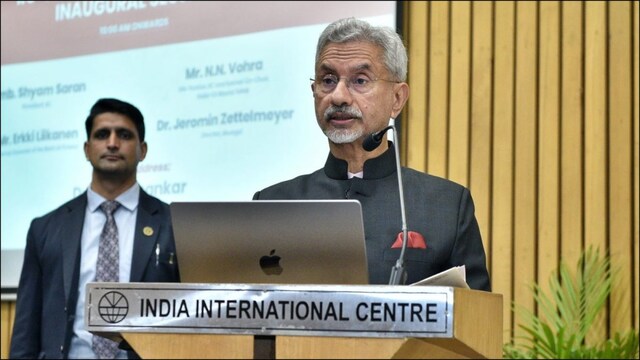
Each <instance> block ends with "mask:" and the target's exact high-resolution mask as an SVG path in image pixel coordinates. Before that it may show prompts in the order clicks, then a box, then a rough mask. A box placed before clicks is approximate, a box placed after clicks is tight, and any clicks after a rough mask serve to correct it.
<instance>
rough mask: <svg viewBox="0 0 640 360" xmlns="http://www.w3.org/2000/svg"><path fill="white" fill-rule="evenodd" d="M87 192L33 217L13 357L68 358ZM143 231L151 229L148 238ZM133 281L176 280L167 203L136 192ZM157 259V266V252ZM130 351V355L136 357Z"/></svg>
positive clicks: (176, 264) (131, 278) (20, 286)
mask: <svg viewBox="0 0 640 360" xmlns="http://www.w3.org/2000/svg"><path fill="white" fill-rule="evenodd" d="M86 207H87V194H86V192H85V193H84V194H82V195H80V196H78V197H76V198H75V199H73V200H71V201H69V202H67V203H66V204H64V205H62V206H60V207H59V208H57V209H56V210H54V211H52V212H50V213H48V214H46V215H44V216H42V217H40V218H37V219H34V220H33V221H32V222H31V226H30V228H29V232H28V235H27V245H26V248H25V254H24V264H23V267H22V273H21V276H20V283H19V286H18V295H17V303H16V318H15V324H14V328H13V335H12V339H11V349H10V354H9V356H10V357H11V358H31V359H35V358H54V359H55V358H57V359H59V358H66V357H67V355H68V352H69V350H68V349H69V344H70V343H71V336H72V333H73V322H74V318H75V311H76V303H77V300H78V278H79V269H80V262H81V261H82V259H81V258H80V238H81V236H82V226H83V223H84V215H85V209H86ZM145 227H151V228H152V229H153V230H154V231H153V233H152V234H151V235H149V232H148V231H147V232H146V234H145V233H143V229H144V228H145ZM134 234H135V235H134V245H133V261H132V262H131V276H130V281H131V282H179V281H180V274H179V272H178V262H177V258H173V259H169V258H168V257H169V256H170V255H169V254H175V253H176V247H175V241H174V237H173V227H172V225H171V214H170V210H169V205H167V204H165V203H163V202H161V201H160V200H158V199H156V198H155V197H152V196H150V195H148V194H147V193H146V192H144V191H143V190H142V189H140V202H139V204H138V215H137V219H136V228H135V233H134ZM156 246H159V247H160V249H161V251H160V253H161V254H167V255H165V256H166V257H167V258H165V259H163V258H161V259H160V260H159V261H158V264H157V265H156V258H155V249H156ZM135 356H136V355H135V354H134V353H133V352H129V357H135Z"/></svg>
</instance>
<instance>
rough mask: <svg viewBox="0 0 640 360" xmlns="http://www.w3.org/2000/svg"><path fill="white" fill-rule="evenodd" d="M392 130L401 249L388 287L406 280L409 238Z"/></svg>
mask: <svg viewBox="0 0 640 360" xmlns="http://www.w3.org/2000/svg"><path fill="white" fill-rule="evenodd" d="M389 127H390V128H391V129H392V130H393V145H394V146H393V147H394V149H395V155H396V169H397V172H398V192H399V195H400V216H401V217H402V249H401V250H400V256H399V257H398V260H396V264H395V265H394V266H393V267H392V268H391V277H390V278H389V285H404V284H405V281H406V280H407V272H406V270H405V268H404V253H405V250H406V249H407V240H408V238H409V236H408V233H407V215H406V214H405V210H404V191H403V188H404V186H403V185H402V167H401V166H400V151H399V150H398V144H399V143H398V132H397V131H396V127H395V126H394V125H389Z"/></svg>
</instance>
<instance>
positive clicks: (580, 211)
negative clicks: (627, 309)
mask: <svg viewBox="0 0 640 360" xmlns="http://www.w3.org/2000/svg"><path fill="white" fill-rule="evenodd" d="M561 5H562V7H561V12H562V33H561V38H562V46H561V48H560V51H561V54H560V56H559V57H560V61H561V75H560V79H561V80H560V81H561V88H562V89H561V94H560V103H561V109H560V114H561V120H560V134H561V135H560V137H561V140H560V147H561V150H560V151H561V153H562V154H561V159H560V162H561V169H560V178H561V181H560V183H561V185H560V188H561V194H560V219H561V223H560V239H561V243H560V258H561V259H562V261H563V262H565V263H566V264H567V265H569V266H574V265H575V264H577V263H578V259H579V257H580V252H581V251H582V249H583V247H584V246H583V245H584V232H583V226H584V201H583V200H584V199H583V191H584V190H583V189H584V186H583V185H584V182H583V180H584V177H583V174H584V158H583V154H584V142H583V131H584V112H583V99H584V98H583V94H584V92H583V88H584V82H583V70H584V46H583V43H584V36H583V24H584V21H583V19H584V6H583V3H581V2H578V1H563V2H562V4H561Z"/></svg>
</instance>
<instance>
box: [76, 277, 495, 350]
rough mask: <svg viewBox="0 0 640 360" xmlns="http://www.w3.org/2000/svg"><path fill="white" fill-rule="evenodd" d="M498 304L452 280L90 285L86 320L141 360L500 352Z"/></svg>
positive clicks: (489, 295) (490, 296)
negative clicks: (406, 283) (438, 283)
mask: <svg viewBox="0 0 640 360" xmlns="http://www.w3.org/2000/svg"><path fill="white" fill-rule="evenodd" d="M502 303H503V301H502V295H500V294H493V293H489V292H484V291H477V290H469V289H463V288H455V287H450V286H433V287H429V286H371V285H359V286H355V285H353V286H344V285H273V284H166V283H158V284H150V283H90V284H89V285H88V286H87V300H86V302H85V304H86V309H85V323H86V325H87V329H88V330H89V331H90V332H92V333H94V334H97V335H99V336H106V337H110V338H114V339H118V338H122V339H124V340H126V342H127V343H128V345H129V346H130V347H131V348H133V349H134V350H135V351H136V352H137V353H138V355H139V356H140V357H141V358H163V359H168V358H181V359H186V358H195V359H253V358H259V359H274V358H275V359H317V358H326V359H362V358H365V359H390V358H423V359H428V358H501V357H502V314H503V311H502V307H503V304H502ZM118 334H119V335H118Z"/></svg>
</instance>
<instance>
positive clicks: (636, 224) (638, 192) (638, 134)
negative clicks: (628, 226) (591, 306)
mask: <svg viewBox="0 0 640 360" xmlns="http://www.w3.org/2000/svg"><path fill="white" fill-rule="evenodd" d="M639 7H640V5H639V3H638V1H634V2H633V26H632V27H631V28H632V29H633V31H632V32H631V33H632V36H633V43H632V44H631V46H632V48H633V66H632V68H631V74H632V79H633V92H632V93H631V99H632V101H633V111H632V112H633V149H634V150H633V176H632V178H633V203H634V205H633V209H634V210H633V216H632V219H633V245H632V246H631V254H632V256H633V268H634V271H633V277H634V280H635V281H634V282H633V284H634V287H633V289H634V290H635V291H632V294H633V295H632V296H633V297H632V299H631V303H632V304H633V305H632V306H633V308H634V312H633V314H632V315H631V318H632V319H633V323H634V328H635V329H640V324H639V322H640V309H639V307H640V271H639V270H640V256H639V255H638V254H640V240H639V239H640V201H639V198H640V171H639V169H640V145H639V143H640V124H639V123H640V86H639V83H640V78H639V73H640V70H639V69H640V24H639V23H640V10H639Z"/></svg>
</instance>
